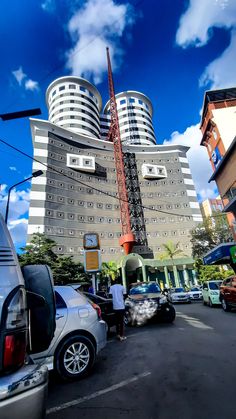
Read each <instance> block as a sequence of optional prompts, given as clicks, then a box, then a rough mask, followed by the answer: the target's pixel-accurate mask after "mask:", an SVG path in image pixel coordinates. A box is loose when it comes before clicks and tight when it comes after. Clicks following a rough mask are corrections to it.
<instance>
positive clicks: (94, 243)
mask: <svg viewBox="0 0 236 419" xmlns="http://www.w3.org/2000/svg"><path fill="white" fill-rule="evenodd" d="M98 245H99V240H98V234H96V233H88V234H85V235H84V247H86V248H94V247H98Z"/></svg>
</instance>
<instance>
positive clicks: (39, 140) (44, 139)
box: [34, 135, 48, 144]
mask: <svg viewBox="0 0 236 419" xmlns="http://www.w3.org/2000/svg"><path fill="white" fill-rule="evenodd" d="M34 142H35V143H43V144H48V137H41V136H40V135H36V136H35V138H34Z"/></svg>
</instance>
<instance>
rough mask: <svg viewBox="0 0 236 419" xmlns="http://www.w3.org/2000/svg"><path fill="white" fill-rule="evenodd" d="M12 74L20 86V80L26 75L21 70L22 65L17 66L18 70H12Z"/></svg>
mask: <svg viewBox="0 0 236 419" xmlns="http://www.w3.org/2000/svg"><path fill="white" fill-rule="evenodd" d="M12 74H13V76H14V77H15V79H16V81H17V82H18V83H19V85H20V86H21V83H22V80H23V79H24V78H25V77H27V75H26V74H25V73H24V72H23V69H22V67H19V68H18V70H15V71H12Z"/></svg>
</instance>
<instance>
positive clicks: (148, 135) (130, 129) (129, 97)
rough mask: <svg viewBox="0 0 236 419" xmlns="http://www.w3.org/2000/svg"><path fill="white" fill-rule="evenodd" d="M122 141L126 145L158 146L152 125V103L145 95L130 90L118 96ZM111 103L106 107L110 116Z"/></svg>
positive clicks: (106, 111) (105, 110)
mask: <svg viewBox="0 0 236 419" xmlns="http://www.w3.org/2000/svg"><path fill="white" fill-rule="evenodd" d="M116 103H117V110H118V117H119V126H120V136H121V141H122V143H123V144H125V145H129V144H140V145H153V144H156V138H155V134H154V129H153V125H152V113H153V109H152V103H151V101H150V100H149V99H148V97H147V96H145V95H144V94H143V93H140V92H136V91H133V90H128V91H127V92H121V93H118V94H117V95H116ZM109 112H110V102H109V101H108V102H107V103H106V105H105V107H104V114H109Z"/></svg>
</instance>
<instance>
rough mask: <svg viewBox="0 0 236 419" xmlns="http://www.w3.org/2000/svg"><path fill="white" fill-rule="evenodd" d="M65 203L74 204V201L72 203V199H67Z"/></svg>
mask: <svg viewBox="0 0 236 419" xmlns="http://www.w3.org/2000/svg"><path fill="white" fill-rule="evenodd" d="M67 202H68V204H74V203H75V201H74V199H70V198H69V199H67Z"/></svg>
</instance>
